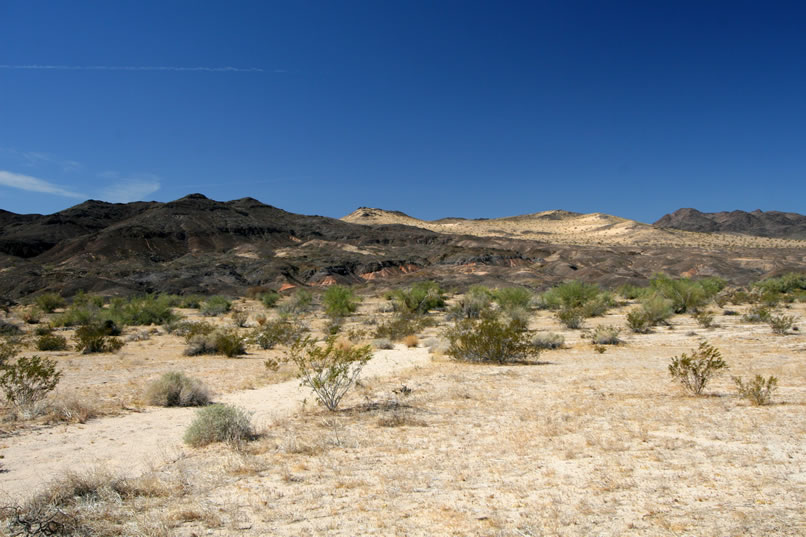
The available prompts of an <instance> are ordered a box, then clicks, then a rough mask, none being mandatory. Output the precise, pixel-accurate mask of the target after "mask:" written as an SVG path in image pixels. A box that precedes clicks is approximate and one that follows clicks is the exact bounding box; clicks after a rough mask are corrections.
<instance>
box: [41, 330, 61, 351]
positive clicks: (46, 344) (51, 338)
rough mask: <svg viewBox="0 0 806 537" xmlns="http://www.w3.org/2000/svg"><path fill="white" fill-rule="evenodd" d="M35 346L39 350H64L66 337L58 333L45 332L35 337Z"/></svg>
mask: <svg viewBox="0 0 806 537" xmlns="http://www.w3.org/2000/svg"><path fill="white" fill-rule="evenodd" d="M36 348H37V349H39V350H40V351H64V350H67V339H66V338H65V337H64V336H60V335H58V334H45V335H42V336H39V338H37V340H36Z"/></svg>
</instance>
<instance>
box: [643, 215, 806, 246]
mask: <svg viewBox="0 0 806 537" xmlns="http://www.w3.org/2000/svg"><path fill="white" fill-rule="evenodd" d="M653 225H654V226H656V227H658V228H661V229H681V230H685V231H697V232H701V233H702V232H705V233H740V234H743V235H754V236H757V237H775V238H780V239H798V240H806V216H804V215H802V214H798V213H782V212H779V211H767V212H764V211H760V210H755V211H753V212H749V213H748V212H746V211H730V212H720V213H703V212H700V211H698V210H697V209H678V210H677V211H675V212H673V213H671V214H667V215H665V216H664V217H663V218H661V219H660V220H658V221H657V222H655V223H654V224H653Z"/></svg>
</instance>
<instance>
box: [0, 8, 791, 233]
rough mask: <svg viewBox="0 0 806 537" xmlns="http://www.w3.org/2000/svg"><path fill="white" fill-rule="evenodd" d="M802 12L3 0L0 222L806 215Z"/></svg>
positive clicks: (0, 25) (0, 17) (0, 12)
mask: <svg viewBox="0 0 806 537" xmlns="http://www.w3.org/2000/svg"><path fill="white" fill-rule="evenodd" d="M804 6H806V4H804V3H803V2H792V3H781V2H761V1H758V2H742V1H730V2H727V1H726V2H707V1H702V0H698V1H695V2H684V1H669V2H654V1H650V2H647V1H638V2H615V1H608V2H604V1H590V2H577V1H557V2H537V1H535V2H503V1H495V2H493V1H489V2H472V1H442V0H428V1H422V2H419V1H391V0H389V1H387V0H382V1H377V0H373V1H366V2H363V1H350V0H333V1H308V0H299V1H282V2H280V1H276V2H271V1H257V2H246V1H236V2H223V1H222V2H203V1H199V0H193V1H187V2H178V1H171V0H161V1H138V2H134V1H131V2H124V1H108V0H102V1H83V0H82V1H66V0H65V1H58V0H53V1H30V0H25V1H16V0H0V65H2V67H0V208H3V209H6V210H11V211H14V212H39V213H50V212H54V211H57V210H61V209H64V208H66V207H69V206H71V205H75V204H76V203H79V202H81V201H83V200H84V199H87V198H94V199H105V200H108V201H132V200H136V199H146V200H151V199H155V200H160V201H168V200H171V199H176V198H179V197H181V196H183V195H186V194H188V193H191V192H201V193H204V194H205V195H207V196H208V197H211V198H214V199H219V200H228V199H235V198H240V197H245V196H251V197H255V198H257V199H259V200H261V201H263V202H265V203H269V204H271V205H275V206H277V207H281V208H283V209H286V210H289V211H293V212H299V213H305V214H322V215H326V216H335V217H339V216H343V215H344V214H347V213H349V212H351V211H352V210H354V209H355V208H356V207H358V206H361V205H364V206H372V207H381V208H386V209H397V210H402V211H405V212H407V213H409V214H411V215H413V216H416V217H420V218H427V219H431V218H439V217H442V216H465V217H496V216H508V215H515V214H523V213H530V212H536V211H542V210H548V209H558V208H559V209H566V210H572V211H580V212H593V211H600V212H606V213H610V214H616V215H619V216H624V217H628V218H634V219H637V220H641V221H645V222H651V221H654V220H656V219H657V218H659V217H660V216H662V215H663V214H664V213H666V212H670V211H673V210H675V209H678V208H680V207H696V208H698V209H700V210H704V211H719V210H730V209H744V210H753V209H756V208H760V209H763V210H773V209H775V210H786V211H796V212H800V213H806V7H804ZM157 68H160V69H157ZM190 68H202V69H190ZM228 68H233V69H228Z"/></svg>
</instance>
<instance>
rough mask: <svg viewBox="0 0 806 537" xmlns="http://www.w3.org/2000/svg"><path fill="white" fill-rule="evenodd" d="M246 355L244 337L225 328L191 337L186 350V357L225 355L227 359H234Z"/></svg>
mask: <svg viewBox="0 0 806 537" xmlns="http://www.w3.org/2000/svg"><path fill="white" fill-rule="evenodd" d="M245 353H246V345H245V339H244V337H243V336H241V335H240V334H238V332H237V331H235V330H226V329H223V328H220V329H217V330H214V331H212V332H210V333H209V334H198V335H194V336H191V337H190V339H189V340H188V346H187V348H186V349H185V355H186V356H199V355H203V354H223V355H224V356H226V357H227V358H234V357H236V356H240V355H242V354H245Z"/></svg>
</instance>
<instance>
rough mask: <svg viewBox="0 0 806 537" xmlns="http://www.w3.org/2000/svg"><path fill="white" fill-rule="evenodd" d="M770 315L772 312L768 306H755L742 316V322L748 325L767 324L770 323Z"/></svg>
mask: <svg viewBox="0 0 806 537" xmlns="http://www.w3.org/2000/svg"><path fill="white" fill-rule="evenodd" d="M770 315H771V314H770V310H769V308H767V307H766V306H754V307H752V308H751V309H750V310H749V311H748V312H747V313H745V314H744V315H742V320H743V321H744V322H746V323H766V322H769V320H770Z"/></svg>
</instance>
